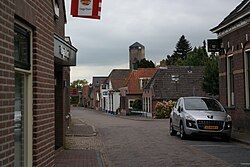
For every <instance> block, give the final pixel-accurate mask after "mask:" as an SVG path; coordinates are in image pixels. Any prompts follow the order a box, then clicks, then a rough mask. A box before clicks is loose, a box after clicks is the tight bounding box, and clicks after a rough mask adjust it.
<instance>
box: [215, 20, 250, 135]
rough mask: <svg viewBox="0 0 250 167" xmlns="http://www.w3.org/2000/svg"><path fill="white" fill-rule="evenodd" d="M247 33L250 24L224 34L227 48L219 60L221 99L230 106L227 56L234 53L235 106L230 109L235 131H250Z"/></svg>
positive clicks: (223, 39)
mask: <svg viewBox="0 0 250 167" xmlns="http://www.w3.org/2000/svg"><path fill="white" fill-rule="evenodd" d="M246 34H248V36H249V35H250V26H249V25H248V26H245V27H242V28H240V29H238V30H236V31H234V32H232V33H230V34H228V35H226V36H224V37H223V38H222V42H223V45H224V48H226V49H225V51H223V52H221V53H220V60H219V71H220V78H219V79H220V80H219V81H220V101H221V103H222V104H223V105H224V106H228V104H227V103H228V102H227V99H228V97H227V75H226V74H227V56H228V55H231V54H233V63H234V64H233V74H234V90H235V91H234V93H235V95H234V96H235V107H234V108H229V109H228V110H229V112H230V115H232V119H233V129H234V132H244V131H245V132H246V131H248V132H250V123H249V122H250V113H249V112H248V111H245V81H244V80H245V73H244V51H245V50H246V49H249V48H250V43H249V41H248V42H247V41H246ZM228 43H229V47H228ZM242 45H243V48H242Z"/></svg>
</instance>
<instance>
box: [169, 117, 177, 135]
mask: <svg viewBox="0 0 250 167" xmlns="http://www.w3.org/2000/svg"><path fill="white" fill-rule="evenodd" d="M169 131H170V135H171V136H175V135H176V134H177V131H176V130H174V126H173V122H172V120H170V126H169Z"/></svg>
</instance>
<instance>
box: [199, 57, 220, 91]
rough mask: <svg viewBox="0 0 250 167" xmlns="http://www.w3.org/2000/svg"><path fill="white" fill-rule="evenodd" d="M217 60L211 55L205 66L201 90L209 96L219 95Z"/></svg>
mask: <svg viewBox="0 0 250 167" xmlns="http://www.w3.org/2000/svg"><path fill="white" fill-rule="evenodd" d="M218 63H219V60H218V57H216V56H215V55H211V56H210V58H209V59H208V61H207V62H206V65H205V70H204V80H203V84H202V88H203V90H204V91H205V92H206V93H208V94H210V95H218V94H219V66H218Z"/></svg>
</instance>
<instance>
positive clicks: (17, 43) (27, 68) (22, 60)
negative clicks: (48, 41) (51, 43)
mask: <svg viewBox="0 0 250 167" xmlns="http://www.w3.org/2000/svg"><path fill="white" fill-rule="evenodd" d="M20 25H22V24H15V25H14V33H15V34H14V60H15V63H14V66H15V97H14V99H15V106H14V141H15V142H14V154H15V156H14V164H15V166H18V167H23V166H32V70H31V69H32V67H31V52H32V38H31V36H32V31H31V30H30V29H29V28H24V27H25V26H20Z"/></svg>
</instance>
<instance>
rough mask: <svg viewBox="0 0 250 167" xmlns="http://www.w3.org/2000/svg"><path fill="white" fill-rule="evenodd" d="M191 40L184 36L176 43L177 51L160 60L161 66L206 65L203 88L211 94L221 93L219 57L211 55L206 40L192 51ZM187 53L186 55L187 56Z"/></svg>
mask: <svg viewBox="0 0 250 167" xmlns="http://www.w3.org/2000/svg"><path fill="white" fill-rule="evenodd" d="M190 49H191V46H190V44H189V42H188V41H187V40H186V39H185V36H182V37H181V38H180V40H179V41H178V43H177V44H176V51H174V53H173V54H172V55H171V56H170V55H167V58H166V59H163V60H162V61H161V62H160V66H161V67H164V66H168V65H175V66H205V70H204V80H203V85H202V87H203V90H204V91H205V92H206V93H208V94H211V95H218V94H219V68H218V58H217V57H216V56H215V55H211V56H210V57H209V56H208V54H207V51H206V42H205V41H203V46H199V47H198V48H197V47H195V48H194V49H193V50H192V51H191V50H190ZM185 55H186V56H185Z"/></svg>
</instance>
